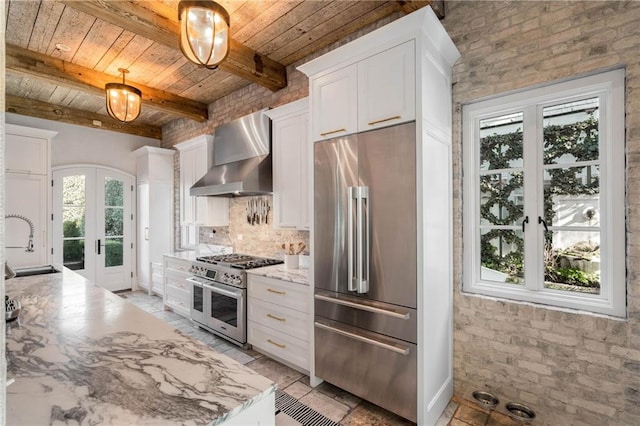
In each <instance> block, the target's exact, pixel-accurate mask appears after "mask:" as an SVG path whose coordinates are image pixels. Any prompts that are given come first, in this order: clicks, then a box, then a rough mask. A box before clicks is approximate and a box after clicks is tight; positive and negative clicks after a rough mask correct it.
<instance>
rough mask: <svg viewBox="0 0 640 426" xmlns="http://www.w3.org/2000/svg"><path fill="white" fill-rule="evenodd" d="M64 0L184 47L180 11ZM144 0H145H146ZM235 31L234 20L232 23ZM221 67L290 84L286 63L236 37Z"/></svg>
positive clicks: (268, 82) (271, 83)
mask: <svg viewBox="0 0 640 426" xmlns="http://www.w3.org/2000/svg"><path fill="white" fill-rule="evenodd" d="M62 3H64V4H66V5H68V6H70V7H72V8H74V9H76V10H79V11H81V12H84V13H87V14H89V15H91V16H94V17H96V18H98V19H101V20H103V21H106V22H109V23H111V24H113V25H116V26H118V27H120V28H124V29H126V30H128V31H131V32H133V33H136V34H139V35H141V36H143V37H145V38H148V39H149V40H153V41H156V42H158V43H162V44H164V45H166V46H169V47H171V48H173V49H178V50H179V49H180V45H179V40H180V25H179V22H178V11H177V10H176V11H175V18H174V17H167V16H163V15H161V14H159V13H157V12H156V11H154V10H152V9H149V8H146V7H144V6H143V4H135V3H132V2H128V1H105V0H91V1H77V0H64V1H62ZM143 3H144V2H143ZM231 31H232V34H233V22H232V23H231ZM219 69H221V70H223V71H226V72H228V73H230V74H234V75H236V76H238V77H241V78H244V79H246V80H249V81H252V82H254V83H257V84H259V85H261V86H264V87H266V88H268V89H270V90H273V91H276V90H279V89H282V88H284V87H286V86H287V71H286V67H285V66H284V65H282V64H280V63H278V62H276V61H274V60H272V59H270V58H269V57H267V56H265V55H262V54H260V53H258V52H256V51H255V50H253V49H251V48H250V47H248V46H245V45H244V44H242V43H240V42H239V41H237V40H234V39H233V38H232V39H231V40H230V43H229V54H228V56H227V58H226V59H225V60H224V61H222V63H221V64H220V65H219Z"/></svg>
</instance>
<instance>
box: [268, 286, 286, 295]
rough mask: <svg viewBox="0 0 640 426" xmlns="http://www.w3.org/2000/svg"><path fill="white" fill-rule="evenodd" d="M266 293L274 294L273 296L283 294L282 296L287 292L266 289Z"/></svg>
mask: <svg viewBox="0 0 640 426" xmlns="http://www.w3.org/2000/svg"><path fill="white" fill-rule="evenodd" d="M267 291H268V292H271V293H275V294H283V295H284V294H287V292H286V291H278V290H274V289H272V288H268V289H267Z"/></svg>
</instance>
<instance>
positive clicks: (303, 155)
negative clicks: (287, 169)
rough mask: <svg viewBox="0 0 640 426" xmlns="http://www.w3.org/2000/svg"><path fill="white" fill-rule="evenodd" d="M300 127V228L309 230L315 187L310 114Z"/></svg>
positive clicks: (304, 118) (303, 119)
mask: <svg viewBox="0 0 640 426" xmlns="http://www.w3.org/2000/svg"><path fill="white" fill-rule="evenodd" d="M300 124H301V127H300V132H301V133H300V219H299V220H300V222H299V225H298V228H299V229H306V230H309V229H310V227H311V222H310V214H309V212H310V210H311V197H312V195H313V188H312V187H311V174H312V173H313V150H312V149H311V145H312V143H313V142H311V141H310V140H309V114H305V115H304V116H303V117H301V123H300Z"/></svg>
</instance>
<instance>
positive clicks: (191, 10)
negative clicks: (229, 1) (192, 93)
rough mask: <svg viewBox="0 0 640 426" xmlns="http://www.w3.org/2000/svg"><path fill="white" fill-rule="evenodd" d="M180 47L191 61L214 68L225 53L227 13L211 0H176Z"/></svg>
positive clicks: (227, 44) (227, 50)
mask: <svg viewBox="0 0 640 426" xmlns="http://www.w3.org/2000/svg"><path fill="white" fill-rule="evenodd" d="M178 19H179V20H180V49H181V50H182V53H183V54H184V56H186V57H187V59H189V60H190V61H191V62H193V63H196V64H198V65H201V66H204V67H206V68H210V69H215V68H217V67H218V64H220V62H222V61H223V60H224V58H226V57H227V53H228V52H229V13H227V11H226V10H225V9H224V8H223V7H222V6H220V5H219V4H218V3H216V2H214V1H207V0H203V1H187V0H182V1H180V3H178Z"/></svg>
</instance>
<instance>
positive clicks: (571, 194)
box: [544, 165, 600, 227]
mask: <svg viewBox="0 0 640 426" xmlns="http://www.w3.org/2000/svg"><path fill="white" fill-rule="evenodd" d="M599 212H600V166H597V165H593V166H586V167H563V168H557V169H547V170H545V171H544V215H545V220H546V221H547V224H552V225H554V226H591V227H599V226H600V214H599Z"/></svg>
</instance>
